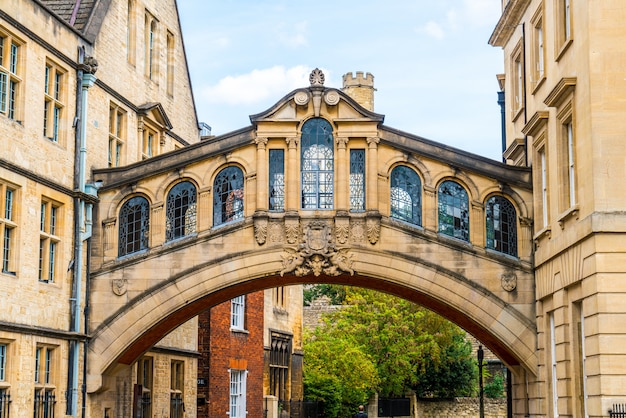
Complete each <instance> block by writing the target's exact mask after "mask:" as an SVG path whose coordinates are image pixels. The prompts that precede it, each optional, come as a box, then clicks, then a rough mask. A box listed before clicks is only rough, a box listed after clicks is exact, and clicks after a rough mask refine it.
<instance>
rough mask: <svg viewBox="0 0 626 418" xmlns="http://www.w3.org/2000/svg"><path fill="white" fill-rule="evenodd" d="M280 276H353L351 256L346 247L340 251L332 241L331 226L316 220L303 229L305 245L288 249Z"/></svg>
mask: <svg viewBox="0 0 626 418" xmlns="http://www.w3.org/2000/svg"><path fill="white" fill-rule="evenodd" d="M285 252H286V254H284V255H283V269H282V270H281V271H280V275H281V276H283V275H285V274H287V273H293V274H295V275H296V276H306V275H307V274H313V275H314V276H316V277H317V276H319V275H321V274H326V275H329V276H338V275H340V274H342V273H350V275H354V270H353V269H352V262H353V261H352V255H351V254H349V250H348V249H347V248H343V249H337V248H335V245H334V244H333V242H332V234H331V227H330V225H329V224H327V223H326V222H324V221H313V222H311V223H309V224H307V225H306V226H305V227H304V231H303V237H302V242H301V243H300V244H299V245H298V247H297V248H293V247H291V248H290V247H285Z"/></svg>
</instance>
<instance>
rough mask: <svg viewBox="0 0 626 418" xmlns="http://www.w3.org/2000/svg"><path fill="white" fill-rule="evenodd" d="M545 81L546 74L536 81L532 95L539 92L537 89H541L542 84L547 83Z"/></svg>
mask: <svg viewBox="0 0 626 418" xmlns="http://www.w3.org/2000/svg"><path fill="white" fill-rule="evenodd" d="M545 82H546V76H545V75H544V76H542V77H541V78H540V79H539V80H538V81H537V82H536V83H535V86H534V87H533V90H532V91H531V94H532V95H535V94H537V91H538V90H539V88H540V87H541V86H543V83H545Z"/></svg>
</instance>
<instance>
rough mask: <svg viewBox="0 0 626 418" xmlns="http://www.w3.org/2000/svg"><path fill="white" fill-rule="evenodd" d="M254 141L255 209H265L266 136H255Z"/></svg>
mask: <svg viewBox="0 0 626 418" xmlns="http://www.w3.org/2000/svg"><path fill="white" fill-rule="evenodd" d="M254 142H255V143H256V210H257V211H260V210H261V211H266V210H267V206H268V205H267V203H268V202H267V188H268V179H267V175H268V174H267V173H268V170H267V166H268V161H267V138H262V137H257V139H255V141H254Z"/></svg>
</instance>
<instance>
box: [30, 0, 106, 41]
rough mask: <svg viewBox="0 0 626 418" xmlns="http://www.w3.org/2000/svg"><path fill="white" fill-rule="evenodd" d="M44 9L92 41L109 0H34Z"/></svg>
mask: <svg viewBox="0 0 626 418" xmlns="http://www.w3.org/2000/svg"><path fill="white" fill-rule="evenodd" d="M35 1H36V2H37V3H39V4H40V5H41V6H42V7H43V8H44V9H46V10H48V11H49V12H50V13H52V14H53V15H55V16H56V17H57V18H59V20H60V21H61V22H63V23H65V24H66V25H67V26H69V27H70V28H72V29H74V30H75V31H77V32H78V33H80V34H81V35H83V37H84V38H85V39H87V40H88V41H90V42H94V41H95V39H96V36H97V34H98V32H99V31H100V27H101V25H102V21H103V20H104V16H105V14H106V12H107V10H108V8H109V5H110V4H111V0H35Z"/></svg>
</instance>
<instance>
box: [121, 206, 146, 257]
mask: <svg viewBox="0 0 626 418" xmlns="http://www.w3.org/2000/svg"><path fill="white" fill-rule="evenodd" d="M119 225H120V229H119V255H120V256H123V255H127V254H132V253H134V252H137V251H141V250H145V249H147V248H148V229H149V226H150V205H149V204H148V200H146V199H145V198H143V197H139V196H137V197H133V198H132V199H130V200H129V201H128V202H126V203H124V206H122V209H121V210H120V219H119Z"/></svg>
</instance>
